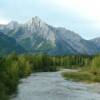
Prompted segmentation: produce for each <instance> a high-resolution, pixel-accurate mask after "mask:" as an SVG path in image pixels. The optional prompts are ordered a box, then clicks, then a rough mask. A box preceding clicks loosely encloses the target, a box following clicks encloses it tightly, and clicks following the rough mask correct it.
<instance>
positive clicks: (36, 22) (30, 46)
mask: <svg viewBox="0 0 100 100" xmlns="http://www.w3.org/2000/svg"><path fill="white" fill-rule="evenodd" d="M0 31H1V32H4V33H5V34H6V35H8V36H9V37H12V38H14V39H16V41H17V42H18V43H19V44H20V45H21V46H22V47H23V48H24V49H26V50H27V51H28V52H29V53H47V54H50V55H69V54H88V55H92V54H96V53H99V52H100V45H99V40H98V43H97V42H95V40H85V39H83V38H82V37H80V36H79V35H78V34H76V33H75V32H73V31H70V30H67V29H65V28H63V27H53V26H51V25H48V24H47V23H45V22H43V21H42V20H41V19H40V18H39V17H37V16H36V17H33V18H32V19H31V20H29V21H26V22H25V23H23V24H20V23H18V22H15V21H12V22H10V23H8V24H7V25H0Z"/></svg>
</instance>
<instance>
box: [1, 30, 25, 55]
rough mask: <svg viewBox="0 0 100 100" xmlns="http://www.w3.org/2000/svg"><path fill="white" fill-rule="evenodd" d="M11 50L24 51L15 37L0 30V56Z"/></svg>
mask: <svg viewBox="0 0 100 100" xmlns="http://www.w3.org/2000/svg"><path fill="white" fill-rule="evenodd" d="M12 52H16V53H18V54H19V53H24V52H25V50H24V48H22V47H21V46H20V45H19V44H18V43H17V42H16V40H15V39H13V38H11V37H9V36H7V35H5V34H3V33H2V32H0V56H1V55H6V54H10V53H12Z"/></svg>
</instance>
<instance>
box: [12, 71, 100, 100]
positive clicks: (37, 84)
mask: <svg viewBox="0 0 100 100" xmlns="http://www.w3.org/2000/svg"><path fill="white" fill-rule="evenodd" d="M11 100H100V84H98V83H96V84H86V83H80V82H72V81H68V80H64V79H63V77H62V76H61V72H42V73H34V74H31V76H29V77H28V78H25V79H22V80H21V83H20V84H19V85H18V91H17V94H16V96H14V97H12V99H11Z"/></svg>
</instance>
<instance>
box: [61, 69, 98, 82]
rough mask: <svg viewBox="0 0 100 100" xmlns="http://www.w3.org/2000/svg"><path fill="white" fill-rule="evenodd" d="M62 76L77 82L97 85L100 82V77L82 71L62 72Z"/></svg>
mask: <svg viewBox="0 0 100 100" xmlns="http://www.w3.org/2000/svg"><path fill="white" fill-rule="evenodd" d="M62 76H63V77H64V78H65V79H66V80H72V81H77V82H79V81H80V82H86V83H95V82H100V75H99V74H95V73H92V72H91V71H88V70H87V71H86V70H80V71H66V72H62Z"/></svg>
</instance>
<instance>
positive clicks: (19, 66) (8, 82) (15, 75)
mask: <svg viewBox="0 0 100 100" xmlns="http://www.w3.org/2000/svg"><path fill="white" fill-rule="evenodd" d="M92 59H93V57H89V56H63V57H60V56H56V57H54V56H47V55H16V54H11V55H8V56H6V57H1V58H0V100H8V99H9V95H11V94H12V93H14V92H15V91H16V88H17V85H18V83H19V80H20V79H21V78H23V77H27V76H28V75H30V74H31V73H32V72H47V71H56V70H59V68H73V67H82V66H87V65H88V64H89V63H91V60H92Z"/></svg>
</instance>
